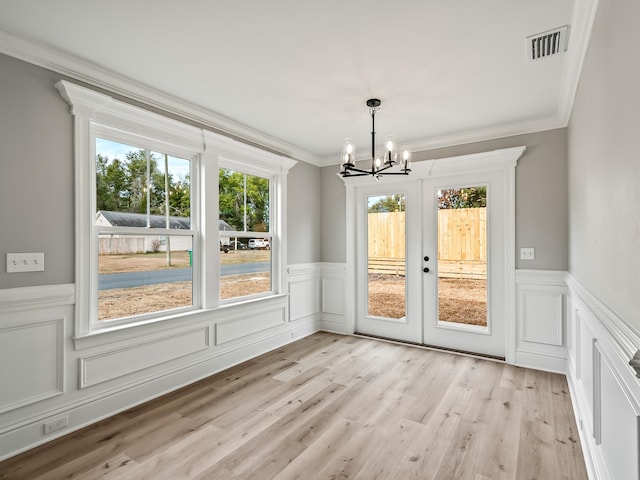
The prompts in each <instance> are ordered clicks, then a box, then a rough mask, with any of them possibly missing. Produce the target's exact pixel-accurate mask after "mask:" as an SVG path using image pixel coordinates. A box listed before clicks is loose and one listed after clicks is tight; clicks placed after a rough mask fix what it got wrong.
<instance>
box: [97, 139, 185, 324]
mask: <svg viewBox="0 0 640 480" xmlns="http://www.w3.org/2000/svg"><path fill="white" fill-rule="evenodd" d="M95 148H96V155H95V162H96V163H95V171H96V178H95V196H96V212H95V225H94V228H93V236H95V237H97V240H98V249H97V252H96V253H97V256H98V295H97V320H98V321H99V322H106V321H114V320H119V319H124V318H127V317H142V318H143V317H145V316H147V315H149V314H154V313H157V312H163V311H166V310H175V309H181V308H185V307H192V306H193V268H192V261H191V260H190V259H191V257H192V255H193V248H194V243H195V242H194V237H195V235H196V234H197V231H196V230H194V229H192V222H191V182H190V178H191V164H192V163H194V162H193V161H192V160H188V159H185V158H179V157H176V156H173V155H169V154H168V153H162V152H155V151H152V150H149V149H147V148H142V147H134V146H132V145H126V144H124V143H120V142H116V141H111V140H107V139H105V138H100V137H97V138H96V139H95Z"/></svg>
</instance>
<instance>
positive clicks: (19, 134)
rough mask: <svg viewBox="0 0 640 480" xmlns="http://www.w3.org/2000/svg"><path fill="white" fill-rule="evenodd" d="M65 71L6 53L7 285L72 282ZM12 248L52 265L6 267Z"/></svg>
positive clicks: (2, 136) (0, 238)
mask: <svg viewBox="0 0 640 480" xmlns="http://www.w3.org/2000/svg"><path fill="white" fill-rule="evenodd" d="M59 78H60V77H59V76H56V75H55V74H53V73H51V72H48V71H46V70H43V69H41V68H38V67H34V66H32V65H29V64H26V63H24V62H21V61H18V60H15V59H12V58H10V57H6V56H4V55H0V165H1V166H2V168H1V170H0V223H1V226H0V257H1V259H0V288H9V287H24V286H33V285H52V284H64V283H73V281H74V280H73V279H74V259H73V257H74V235H73V219H74V216H73V198H74V194H73V129H72V128H73V123H72V118H71V115H70V113H69V104H67V102H65V101H64V99H63V98H62V97H61V96H60V94H59V93H58V91H57V90H56V89H55V88H54V84H55V82H56V81H57V80H58V79H59ZM7 252H44V254H45V271H44V272H33V273H12V274H8V273H6V271H7V269H6V253H7Z"/></svg>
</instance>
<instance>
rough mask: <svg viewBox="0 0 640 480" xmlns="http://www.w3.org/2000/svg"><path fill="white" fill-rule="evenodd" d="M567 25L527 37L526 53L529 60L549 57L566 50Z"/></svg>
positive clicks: (567, 38)
mask: <svg viewBox="0 0 640 480" xmlns="http://www.w3.org/2000/svg"><path fill="white" fill-rule="evenodd" d="M568 40H569V26H568V25H565V26H564V27H560V28H555V29H553V30H549V31H548V32H542V33H537V34H536V35H531V36H529V37H527V55H528V58H529V60H538V59H540V58H545V57H551V56H553V55H557V54H559V53H563V52H565V51H566V50H567V46H568Z"/></svg>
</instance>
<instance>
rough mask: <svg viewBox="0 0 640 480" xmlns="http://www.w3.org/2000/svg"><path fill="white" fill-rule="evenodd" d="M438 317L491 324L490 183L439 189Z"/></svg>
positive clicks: (463, 322) (477, 323)
mask: <svg viewBox="0 0 640 480" xmlns="http://www.w3.org/2000/svg"><path fill="white" fill-rule="evenodd" d="M438 319H439V321H441V322H453V323H457V324H466V325H476V326H480V327H486V326H487V187H486V186H484V185H483V186H470V187H460V188H447V189H441V190H438Z"/></svg>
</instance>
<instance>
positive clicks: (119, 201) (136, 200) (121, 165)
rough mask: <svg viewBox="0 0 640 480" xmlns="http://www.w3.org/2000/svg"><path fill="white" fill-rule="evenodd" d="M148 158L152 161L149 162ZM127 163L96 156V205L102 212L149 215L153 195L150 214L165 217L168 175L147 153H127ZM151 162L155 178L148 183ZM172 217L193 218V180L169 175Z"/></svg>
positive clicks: (152, 175) (154, 157) (140, 151)
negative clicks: (166, 180) (191, 185)
mask: <svg viewBox="0 0 640 480" xmlns="http://www.w3.org/2000/svg"><path fill="white" fill-rule="evenodd" d="M147 156H148V158H147ZM125 157H126V159H125V160H120V159H118V158H114V159H112V160H109V159H108V158H107V157H106V156H104V155H101V154H98V155H96V205H97V209H98V210H108V211H115V212H130V213H146V212H147V195H149V207H150V208H149V213H151V214H155V215H164V214H165V204H166V203H165V202H166V198H165V197H166V194H165V174H164V173H163V172H161V171H160V170H159V169H158V159H157V158H156V156H155V155H153V154H152V153H150V152H148V151H146V150H136V151H130V152H127V154H126V155H125ZM147 160H148V161H149V171H150V174H151V175H150V176H151V182H150V183H151V184H150V188H148V183H149V182H148V181H147ZM168 186H169V211H170V215H172V216H178V217H189V216H190V214H191V188H190V181H189V177H186V178H184V179H175V178H174V177H173V175H169V178H168Z"/></svg>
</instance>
